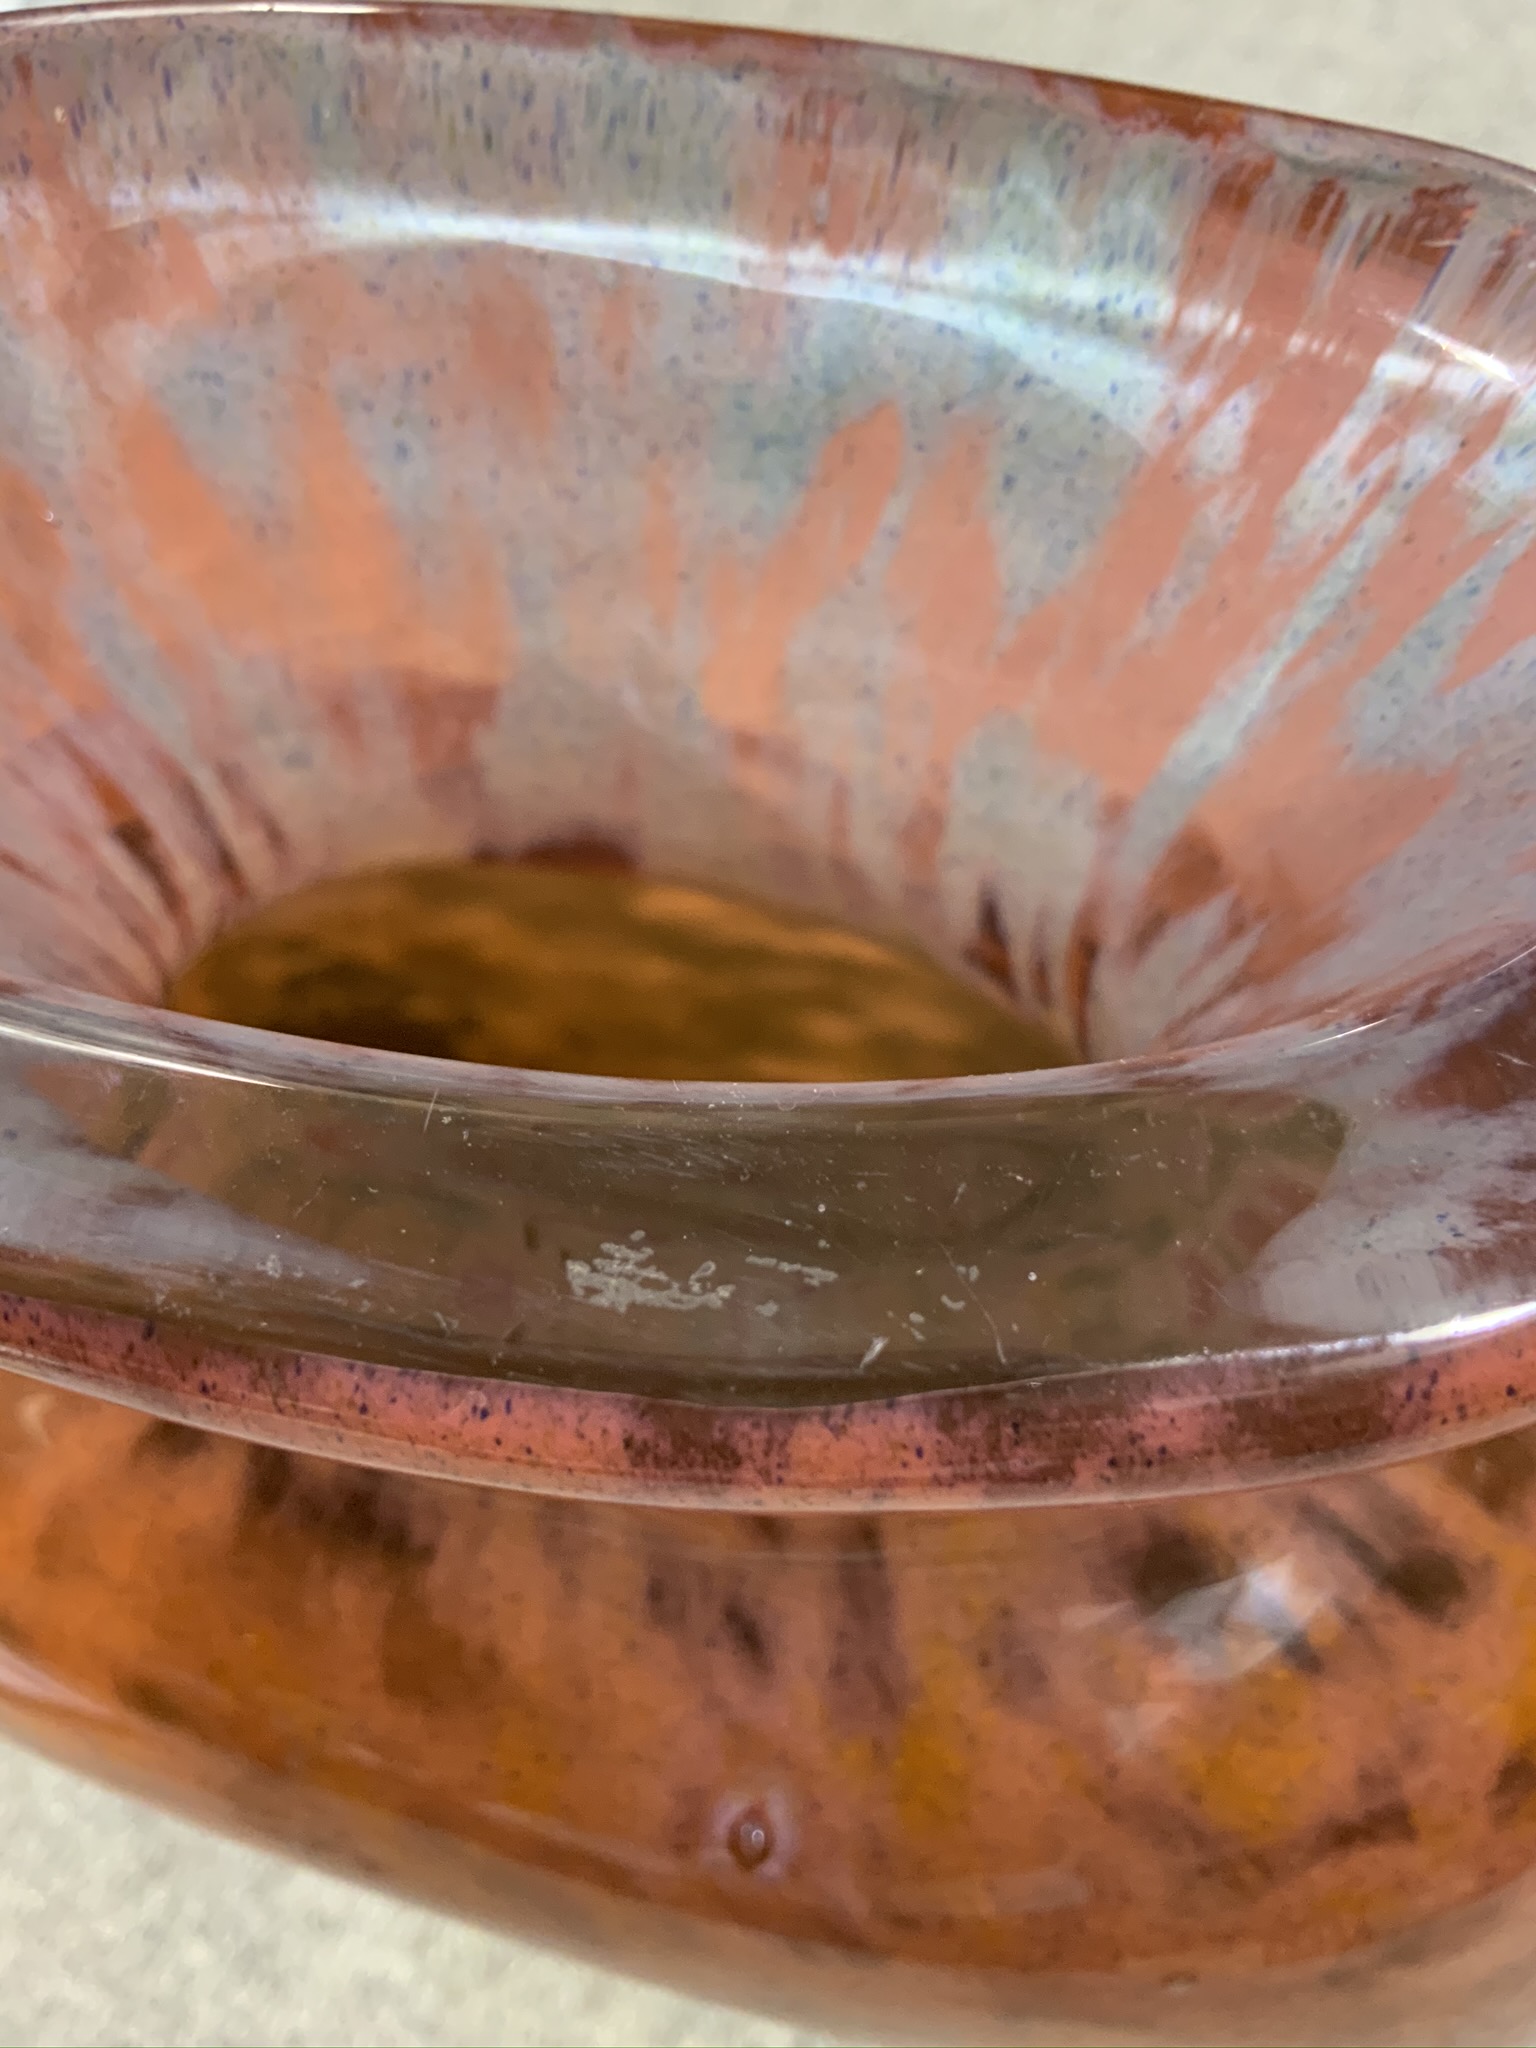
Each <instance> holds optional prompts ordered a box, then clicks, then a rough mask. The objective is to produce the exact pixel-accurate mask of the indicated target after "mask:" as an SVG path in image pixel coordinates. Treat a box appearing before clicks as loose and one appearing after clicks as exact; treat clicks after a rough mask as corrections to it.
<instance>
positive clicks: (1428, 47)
mask: <svg viewBox="0 0 1536 2048" xmlns="http://www.w3.org/2000/svg"><path fill="white" fill-rule="evenodd" d="M635 11H637V12H648V13H675V14H689V15H693V16H695V17H698V18H704V19H711V20H737V21H750V22H755V23H761V24H765V25H771V26H774V27H783V28H798V29H815V30H820V31H823V32H830V33H838V34H845V35H854V36H867V37H877V38H882V39H884V40H886V41H891V42H907V43H919V44H928V45H937V46H940V47H945V48H949V49H953V50H956V51H966V52H969V53H973V54H976V55H984V56H994V57H1005V58H1009V57H1011V58H1018V59H1022V60H1026V61H1028V62H1029V63H1032V64H1039V65H1052V66H1057V67H1060V68H1063V69H1067V70H1079V71H1089V72H1096V73H1098V74H1100V75H1106V76H1110V77H1120V78H1129V79H1137V80H1141V81H1144V82H1147V83H1152V84H1158V85H1168V86H1176V87H1182V88H1185V89H1188V90H1191V91H1196V92H1207V93H1215V94H1219V95H1222V96H1224V97H1226V98H1230V99H1245V100H1256V101H1260V102H1263V103H1266V104H1268V105H1271V106H1278V107H1289V108H1297V109H1300V110H1302V111H1305V112H1309V113H1318V114H1326V115H1332V116H1336V117H1339V118H1341V119H1348V120H1355V121H1362V122H1367V123H1371V124H1375V125H1379V126H1384V127H1393V128H1398V129H1402V130H1406V131H1409V132H1412V133H1416V134H1423V135H1430V136H1435V137H1438V138H1440V139H1441V140H1444V141H1451V142H1458V143H1462V144H1464V145H1466V146H1468V147H1471V148H1476V149H1483V150H1488V151H1490V152H1492V153H1494V154H1497V155H1502V156H1509V157H1514V158H1517V159H1520V160H1523V161H1526V162H1536V0H1287V4H1285V5H1263V4H1260V0H723V4H721V0H674V4H673V5H672V6H670V7H668V6H649V7H648V6H645V5H644V4H643V0H635ZM0 1843H3V1854H0V2044H10V2043H18V2044H27V2043H37V2044H59V2048H65V2044H75V2043H79V2044H93V2043H103V2044H107V2043H122V2044H125V2048H126V2044H135V2048H136V2044H139V2043H144V2044H151V2048H152V2044H155V2043H163V2044H167V2048H170V2044H177V2048H179V2044H182V2043H187V2044H197V2043H208V2044H225V2043H228V2044H233V2048H244V2044H253V2048H255V2044H261V2043H268V2042H270V2043H283V2044H289V2043H292V2044H297V2048H311V2044H313V2048H327V2044H332V2043H334V2044H350V2043H356V2044H359V2048H375V2044H377V2048H396V2044H399V2048H417V2044H419V2048H436V2044H438V2043H442V2044H452V2043H462V2044H466V2048H469V2044H476V2048H478V2044H481V2043H485V2044H509V2048H510V2044H528V2048H534V2044H543V2043H551V2044H553V2043H568V2044H571V2048H589V2044H590V2048H597V2044H608V2043H615V2044H631V2043H632V2044H637V2048H639V2044H656V2048H690V2044H694V2043H698V2044H701V2048H702V2044H708V2043H722V2044H732V2048H735V2044H741V2048H778V2044H784V2048H788V2044H791V2043H797V2042H804V2043H809V2042H810V2041H811V2040H812V2038H813V2037H812V2036H810V2035H806V2034H799V2033H795V2032H793V2031H792V2030H790V2029H788V2028H785V2027H781V2026H775V2025H773V2024H772V2023H770V2022H769V2021H766V2020H762V2019H758V2018H754V2017H750V2016H745V2015H742V2014H738V2013H732V2012H726V2011H723V2010H722V2009H720V2008H719V2007H710V2006H703V2005H699V2004H695V2003H693V2002H692V2001H690V2000H686V1999H680V1998H674V1997H671V1996H669V1995H668V1994H666V1993H663V1992H658V1991H654V1990H650V1989H647V1988H645V1987H642V1986H639V1985H635V1984H632V1983H629V1982H627V1981H626V1980H624V1979H621V1978H617V1977H613V1976H608V1975H605V1974H602V1973H599V1972H597V1971H593V1970H588V1969H582V1968H578V1967H576V1966H575V1965H572V1964H569V1963H565V1962H563V1961H560V1960H558V1959H556V1958H553V1957H550V1956H548V1955H544V1954H540V1953H538V1952H536V1951H534V1950H531V1949H526V1948H523V1947H521V1946H518V1945H516V1944H513V1943H509V1942H504V1941H498V1940H496V1939H494V1938H492V1937H490V1936H488V1935H484V1934H481V1933H479V1932H476V1931H474V1930H471V1929H467V1928H463V1927H459V1926H456V1925H453V1924H452V1923H450V1922H447V1921H444V1920H440V1919H438V1918H436V1917H435V1916H433V1915H431V1914H427V1913H421V1912H417V1911H415V1910H413V1909H411V1908H408V1907H404V1906H399V1905H396V1904H394V1903H393V1902H391V1901H389V1900H386V1899H382V1898H379V1897H377V1896H375V1895H373V1894H371V1893H368V1892H364V1891H359V1890H355V1889H354V1888H352V1887H351V1886H348V1885H343V1884H339V1883H336V1882H334V1881H333V1880H331V1879H328V1878H320V1877H316V1876H313V1875H312V1874H310V1873H308V1872H305V1871H301V1870H296V1869H293V1868H291V1867H290V1866H289V1865H287V1864H285V1863H283V1862H281V1861H280V1860H278V1859H277V1858H274V1857H269V1856H264V1855H261V1854H258V1853H256V1852H255V1851H252V1850H249V1849H244V1848H236V1847H233V1846H231V1845H230V1844H228V1843H224V1842H219V1841H215V1840H213V1839H211V1838H210V1837H208V1836H206V1835H203V1834H200V1833H199V1832H197V1831H196V1830H194V1829H191V1828H187V1827H184V1826H182V1825H181V1824H179V1823H177V1822H174V1821H169V1820H166V1819H164V1818H162V1817H161V1816H159V1815H157V1814H154V1813H152V1812H149V1811H147V1810H146V1809H144V1808H142V1807H138V1806H135V1805H133V1804H131V1803H130V1802H128V1801H126V1800H122V1799H119V1798H116V1797H114V1796H112V1795H110V1794H107V1793H104V1792H100V1791H98V1790H96V1789H95V1788H94V1787H92V1786H88V1785H83V1784H79V1783H77V1782H75V1781H73V1780H71V1779H69V1778H67V1777H65V1776H64V1775H63V1774H61V1773H60V1772H58V1771H55V1770H53V1769H52V1768H51V1767H49V1766H46V1765H43V1764H40V1763H37V1762H34V1761H33V1760H32V1759H30V1758H28V1757H25V1756H23V1755H21V1754H20V1753H18V1752H16V1751H13V1750H8V1749H4V1748H0ZM1532 2021H1533V2038H1536V2014H1533V2015H1532Z"/></svg>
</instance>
